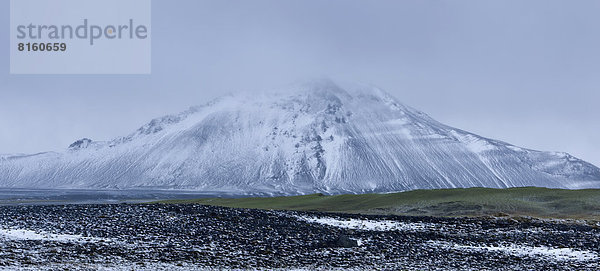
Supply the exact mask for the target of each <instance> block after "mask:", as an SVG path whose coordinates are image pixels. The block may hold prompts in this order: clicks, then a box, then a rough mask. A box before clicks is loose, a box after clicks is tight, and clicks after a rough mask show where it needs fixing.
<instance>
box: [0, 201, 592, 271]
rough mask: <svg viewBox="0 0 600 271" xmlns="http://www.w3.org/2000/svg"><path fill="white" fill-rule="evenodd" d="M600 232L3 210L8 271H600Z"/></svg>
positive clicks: (490, 222)
mask: <svg viewBox="0 0 600 271" xmlns="http://www.w3.org/2000/svg"><path fill="white" fill-rule="evenodd" d="M599 255H600V229H599V225H598V224H592V223H588V224H586V223H574V222H569V221H558V220H556V221H545V220H544V221H543V220H536V219H527V218H525V219H513V218H493V217H484V218H436V217H405V216H377V215H355V214H331V213H318V212H295V211H265V210H253V209H234V208H224V207H213V206H204V205H195V204H181V205H178V204H71V205H13V206H0V269H1V270H28V269H29V270H54V269H67V270H132V269H133V270H202V269H205V270H222V269H232V270H246V269H254V270H256V269H258V270H273V269H281V270H288V269H300V270H303V269H304V270H348V269H354V270H363V269H364V270H373V269H375V270H377V269H379V270H398V269H400V270H599V269H600V264H599V262H600V258H599Z"/></svg>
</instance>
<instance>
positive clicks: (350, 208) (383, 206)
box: [161, 187, 600, 220]
mask: <svg viewBox="0 0 600 271" xmlns="http://www.w3.org/2000/svg"><path fill="white" fill-rule="evenodd" d="M161 203H198V204H205V205H215V206H226V207H236V208H256V209H281V210H302V211H322V212H348V213H363V214H396V215H429V216H482V215H501V216H502V215H511V216H533V217H540V218H570V219H592V220H600V189H584V190H566V189H548V188H539V187H519V188H507V189H494V188H456V189H435V190H414V191H407V192H399V193H391V194H362V195H335V196H325V195H322V194H312V195H305V196H290V197H264V198H263V197H261V198H237V199H231V198H204V199H194V200H168V201H161Z"/></svg>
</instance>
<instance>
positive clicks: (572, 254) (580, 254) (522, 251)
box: [429, 241, 598, 261]
mask: <svg viewBox="0 0 600 271" xmlns="http://www.w3.org/2000/svg"><path fill="white" fill-rule="evenodd" d="M429 244H432V245H434V246H441V247H445V248H449V249H455V250H482V251H491V252H496V251H497V252H502V253H506V254H509V255H515V256H527V257H541V258H545V259H549V260H556V261H596V260H598V254H596V253H595V252H593V251H589V250H575V249H572V248H552V247H547V246H527V245H516V244H510V245H499V246H467V245H459V244H452V243H448V242H440V241H430V242H429Z"/></svg>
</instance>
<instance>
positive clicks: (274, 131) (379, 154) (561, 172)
mask: <svg viewBox="0 0 600 271" xmlns="http://www.w3.org/2000/svg"><path fill="white" fill-rule="evenodd" d="M472 186H483V187H514V186H543V187H562V188H584V187H600V169H598V168H597V167H595V166H593V165H591V164H589V163H587V162H585V161H582V160H579V159H577V158H575V157H572V156H570V155H568V154H566V153H554V152H540V151H534V150H529V149H524V148H519V147H516V146H513V145H510V144H507V143H504V142H500V141H496V140H491V139H487V138H483V137H480V136H478V135H475V134H471V133H468V132H465V131H462V130H459V129H456V128H453V127H449V126H446V125H443V124H441V123H439V122H437V121H435V120H433V119H431V118H430V117H428V116H427V115H425V114H423V113H421V112H419V111H416V110H414V109H412V108H409V107H407V106H404V105H402V104H401V103H399V102H398V101H396V100H395V99H394V98H393V97H391V96H390V95H388V94H386V93H385V92H383V91H382V90H380V89H377V88H375V87H370V86H348V87H347V86H344V87H341V86H340V85H337V84H335V83H333V82H331V81H328V80H321V81H315V82H311V83H306V84H302V85H299V86H295V87H292V88H291V89H289V90H287V91H279V92H276V93H271V94H260V95H258V94H249V95H242V94H240V95H232V96H226V97H223V98H220V99H218V100H215V101H213V102H211V103H209V104H207V105H204V106H200V107H194V108H191V109H189V110H188V111H185V112H183V113H181V114H178V115H173V116H166V117H163V118H159V119H154V120H152V121H151V122H150V123H148V124H146V125H144V126H143V127H141V128H140V129H138V130H137V131H135V132H134V133H132V134H131V135H129V136H126V137H123V138H118V139H115V140H113V141H110V142H94V141H91V140H89V139H82V140H79V141H77V142H75V143H73V144H72V145H71V146H70V147H69V149H67V150H65V151H62V152H49V153H40V154H35V155H13V156H10V155H4V156H0V187H20V188H99V189H100V188H103V189H130V188H152V189H193V190H203V191H219V192H233V193H238V194H256V193H272V194H298V193H314V192H324V193H345V192H351V193H363V192H371V191H374V192H386V191H400V190H408V189H419V188H452V187H472Z"/></svg>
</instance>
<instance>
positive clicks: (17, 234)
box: [0, 229, 108, 242]
mask: <svg viewBox="0 0 600 271" xmlns="http://www.w3.org/2000/svg"><path fill="white" fill-rule="evenodd" d="M2 239H9V240H34V241H54V242H98V241H103V242H106V241H108V240H105V239H101V238H95V237H84V236H81V235H73V234H53V233H47V232H40V231H31V230H24V229H0V240H2Z"/></svg>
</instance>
